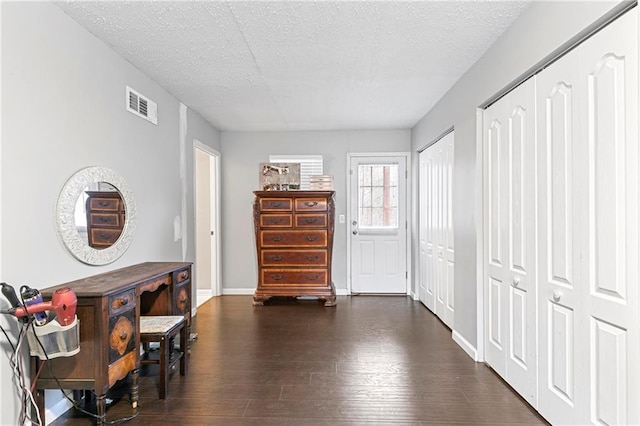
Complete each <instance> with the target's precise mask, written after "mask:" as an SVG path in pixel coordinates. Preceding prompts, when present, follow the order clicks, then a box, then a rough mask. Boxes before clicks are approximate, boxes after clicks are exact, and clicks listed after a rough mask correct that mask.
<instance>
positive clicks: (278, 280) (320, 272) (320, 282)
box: [262, 269, 328, 287]
mask: <svg viewBox="0 0 640 426" xmlns="http://www.w3.org/2000/svg"><path fill="white" fill-rule="evenodd" d="M262 285H265V286H286V285H296V286H310V287H311V286H314V287H315V286H326V285H328V279H327V270H326V269H263V270H262Z"/></svg>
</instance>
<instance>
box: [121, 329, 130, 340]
mask: <svg viewBox="0 0 640 426" xmlns="http://www.w3.org/2000/svg"><path fill="white" fill-rule="evenodd" d="M128 337H129V333H127V332H126V331H122V332H120V340H122V341H123V342H124V341H125V340H127V338H128Z"/></svg>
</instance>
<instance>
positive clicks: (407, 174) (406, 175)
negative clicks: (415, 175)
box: [404, 170, 409, 179]
mask: <svg viewBox="0 0 640 426" xmlns="http://www.w3.org/2000/svg"><path fill="white" fill-rule="evenodd" d="M404 178H405V179H409V170H405V171H404Z"/></svg>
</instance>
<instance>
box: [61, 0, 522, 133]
mask: <svg viewBox="0 0 640 426" xmlns="http://www.w3.org/2000/svg"><path fill="white" fill-rule="evenodd" d="M57 4H58V6H59V7H60V8H62V10H64V11H65V12H66V13H67V14H68V15H70V16H71V17H72V18H73V19H75V20H76V21H77V22H79V23H80V24H81V25H82V26H84V27H86V28H87V29H88V30H89V31H90V32H92V33H93V34H95V35H96V36H97V37H98V38H100V39H102V40H104V42H106V43H107V44H108V45H110V46H112V47H113V49H115V50H116V51H117V52H118V53H120V54H121V55H122V56H124V57H125V58H126V59H127V60H128V61H129V62H131V63H132V64H134V65H135V66H136V67H138V68H139V69H140V70H142V71H143V72H144V73H145V74H147V75H149V76H150V77H151V78H152V79H153V80H155V81H156V82H157V83H158V84H160V85H161V86H162V87H164V88H165V89H166V90H168V91H169V92H170V93H172V94H173V95H174V96H176V97H177V98H178V99H180V100H181V101H182V102H183V103H184V104H186V105H187V106H189V107H190V108H192V109H194V110H196V111H198V112H199V113H200V114H201V115H202V116H203V117H204V118H205V119H207V120H208V121H209V122H210V123H211V124H213V125H214V126H216V127H217V128H218V129H219V130H244V131H271V130H273V131H276V130H339V129H344V130H354V129H408V128H411V127H413V126H414V125H415V124H416V123H417V122H418V121H419V120H420V119H421V118H422V117H423V116H424V114H426V113H427V112H428V111H429V109H430V108H431V107H433V105H434V104H435V103H436V102H437V101H438V99H440V97H442V95H444V93H445V92H446V91H447V90H448V89H449V88H450V87H451V86H452V85H453V84H454V83H455V81H456V80H458V79H459V78H460V77H461V76H462V74H464V72H465V71H467V70H468V69H469V67H470V66H471V65H472V64H473V63H474V62H475V61H476V60H477V59H478V58H479V57H480V56H482V54H483V53H484V52H485V51H486V50H487V48H488V47H489V46H490V45H491V44H492V43H493V42H494V41H495V40H496V39H497V38H498V37H499V36H500V35H501V34H502V32H503V31H504V30H505V29H506V28H508V27H509V26H510V25H511V24H512V23H513V21H514V20H515V19H516V18H517V17H518V15H519V14H520V13H521V12H522V11H523V9H524V8H525V7H526V6H527V5H528V0H519V1H413V2H405V1H371V2H357V1H354V2H345V1H315V2H311V1H303V2H290V1H281V2H280V1H279V2H275V1H250V2H239V1H208V2H204V1H202V2H186V1H178V2H158V1H132V2H122V1H108V2H107V1H98V2H92V1H70V2H58V3H57ZM159 108H161V106H159Z"/></svg>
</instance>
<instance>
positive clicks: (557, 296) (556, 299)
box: [553, 290, 562, 302]
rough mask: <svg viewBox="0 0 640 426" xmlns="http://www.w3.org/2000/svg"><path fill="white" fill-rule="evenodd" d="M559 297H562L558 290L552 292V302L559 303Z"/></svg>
mask: <svg viewBox="0 0 640 426" xmlns="http://www.w3.org/2000/svg"><path fill="white" fill-rule="evenodd" d="M561 297H562V292H561V291H560V290H554V291H553V300H555V301H556V302H559V301H560V298H561Z"/></svg>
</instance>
